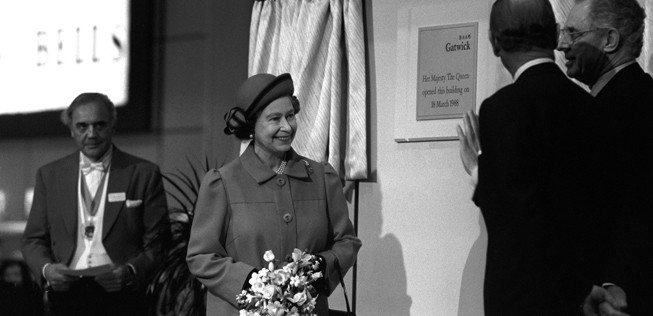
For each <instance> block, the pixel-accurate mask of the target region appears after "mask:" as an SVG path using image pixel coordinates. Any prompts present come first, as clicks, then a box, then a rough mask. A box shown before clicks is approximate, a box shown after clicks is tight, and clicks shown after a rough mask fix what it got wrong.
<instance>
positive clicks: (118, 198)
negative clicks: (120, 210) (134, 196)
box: [109, 192, 127, 202]
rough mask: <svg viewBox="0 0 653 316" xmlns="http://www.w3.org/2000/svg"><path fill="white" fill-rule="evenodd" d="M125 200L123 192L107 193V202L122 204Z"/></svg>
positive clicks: (125, 196)
mask: <svg viewBox="0 0 653 316" xmlns="http://www.w3.org/2000/svg"><path fill="white" fill-rule="evenodd" d="M126 199H127V195H126V194H125V192H119V193H109V202H123V201H124V200H126Z"/></svg>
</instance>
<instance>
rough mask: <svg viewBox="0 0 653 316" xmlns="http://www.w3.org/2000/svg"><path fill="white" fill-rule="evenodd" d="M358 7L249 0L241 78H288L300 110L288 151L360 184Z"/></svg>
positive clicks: (362, 112) (363, 140) (357, 2)
mask: <svg viewBox="0 0 653 316" xmlns="http://www.w3.org/2000/svg"><path fill="white" fill-rule="evenodd" d="M362 14H363V12H362V2H361V0H314V1H292V0H275V1H256V2H254V6H253V9H252V21H251V25H250V45H249V65H248V75H249V76H251V75H254V74H257V73H262V72H267V73H271V74H275V75H278V74H281V73H284V72H288V73H290V74H291V75H292V77H293V81H294V82H295V95H296V96H297V98H298V99H299V101H300V103H301V111H300V113H299V115H298V122H299V129H298V131H297V136H296V137H295V141H294V143H293V146H294V147H295V149H296V150H297V152H299V153H300V154H302V155H305V156H307V157H309V158H311V159H314V160H317V161H328V162H329V163H331V165H333V166H334V168H336V170H337V171H338V172H339V173H340V174H342V170H341V169H342V168H343V167H344V176H345V178H346V179H348V180H355V179H365V178H367V134H366V128H367V125H366V115H367V113H366V86H365V42H364V37H363V34H364V33H363V30H364V28H363V20H362V16H363V15H362Z"/></svg>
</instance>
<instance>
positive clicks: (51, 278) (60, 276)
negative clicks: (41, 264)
mask: <svg viewBox="0 0 653 316" xmlns="http://www.w3.org/2000/svg"><path fill="white" fill-rule="evenodd" d="M67 270H70V269H69V268H68V267H67V266H66V265H65V264H63V263H51V264H48V265H47V266H46V267H45V269H44V270H43V276H44V277H45V279H46V280H48V283H49V284H50V287H52V289H53V290H55V291H58V292H60V291H68V290H69V289H70V284H71V283H72V282H73V281H74V280H75V278H74V277H72V276H69V275H66V274H64V272H65V271H67Z"/></svg>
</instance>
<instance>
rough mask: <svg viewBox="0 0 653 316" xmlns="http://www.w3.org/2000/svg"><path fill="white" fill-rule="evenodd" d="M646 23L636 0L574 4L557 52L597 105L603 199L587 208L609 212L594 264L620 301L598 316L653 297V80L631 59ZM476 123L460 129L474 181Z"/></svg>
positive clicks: (633, 308) (469, 117) (642, 308)
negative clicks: (652, 151)
mask: <svg viewBox="0 0 653 316" xmlns="http://www.w3.org/2000/svg"><path fill="white" fill-rule="evenodd" d="M644 19H645V13H644V11H643V10H642V8H641V7H640V6H639V4H638V3H637V1H636V0H581V1H577V3H576V5H575V6H574V7H573V8H572V10H571V11H570V13H569V16H568V18H567V21H566V23H565V25H564V27H563V28H562V29H561V31H560V36H559V43H558V48H557V49H558V50H559V51H561V52H563V53H564V55H565V59H566V60H567V62H566V67H567V75H568V76H570V77H572V78H575V79H577V80H579V81H580V82H582V83H584V84H586V85H588V86H589V88H590V91H591V95H592V96H594V97H595V100H596V101H598V102H597V105H596V107H597V109H596V111H593V112H592V113H591V115H592V116H593V117H592V120H594V122H595V123H596V127H595V129H594V130H593V132H594V133H595V134H596V136H595V137H592V138H593V139H596V140H597V142H598V146H597V147H598V148H599V152H598V153H596V155H595V156H596V157H595V158H594V159H595V160H596V161H591V162H588V163H592V164H596V165H597V166H598V167H597V168H596V173H597V174H598V176H599V178H600V179H601V181H600V185H599V187H600V189H601V190H602V194H599V196H600V197H601V198H602V199H601V200H599V196H597V197H596V199H597V201H595V203H593V204H594V205H603V207H604V208H605V211H603V210H597V214H601V213H603V214H607V215H608V218H607V219H604V220H596V222H597V223H600V222H603V223H608V224H607V225H599V226H600V227H596V229H597V230H599V231H601V232H602V235H603V236H604V238H605V239H604V240H603V242H602V245H601V247H602V250H601V258H603V259H602V260H599V261H600V262H596V265H597V266H599V268H600V269H601V270H602V271H603V273H602V276H601V280H599V281H600V282H603V285H604V287H605V288H607V289H608V291H609V292H611V294H612V295H613V296H614V297H617V298H618V299H617V300H616V303H615V304H614V306H607V305H605V304H603V305H602V306H601V307H600V311H598V310H597V311H594V312H596V313H599V312H609V311H610V310H612V311H614V309H615V308H616V309H620V310H622V311H623V310H625V311H628V313H629V314H630V315H650V314H651V313H652V312H651V309H652V308H646V303H647V302H650V298H651V297H653V269H651V267H652V266H653V258H652V256H653V251H652V249H653V205H651V204H652V203H651V201H652V199H650V198H648V196H647V194H650V193H651V192H653V186H652V185H651V184H652V183H653V181H651V179H652V178H653V172H652V170H653V168H652V166H653V164H651V163H650V162H649V161H647V160H648V156H646V155H645V154H644V152H647V151H646V148H647V147H650V146H651V144H653V132H652V131H651V129H650V128H649V127H648V126H650V123H649V122H648V120H649V119H650V118H651V117H653V113H652V107H653V79H652V78H651V76H650V75H648V74H646V73H644V71H643V70H642V68H641V67H640V66H639V64H638V63H637V62H636V60H635V59H636V58H637V57H638V56H639V55H640V53H641V51H642V45H643V33H644ZM477 120H478V117H477V116H476V115H475V114H474V113H473V112H469V113H466V115H465V117H464V125H463V127H462V128H461V127H459V128H458V134H459V140H460V155H461V159H462V162H463V165H464V167H465V170H466V171H467V172H468V173H469V174H471V175H472V178H473V181H474V182H475V181H476V175H477V170H478V167H477V164H478V156H479V155H480V153H481V144H480V142H479V128H478V121H477ZM570 137H574V136H573V135H570ZM578 141H580V142H586V141H588V140H583V139H578ZM588 185H591V183H588ZM647 298H648V300H647ZM606 314H608V313H606ZM590 315H592V314H591V313H590Z"/></svg>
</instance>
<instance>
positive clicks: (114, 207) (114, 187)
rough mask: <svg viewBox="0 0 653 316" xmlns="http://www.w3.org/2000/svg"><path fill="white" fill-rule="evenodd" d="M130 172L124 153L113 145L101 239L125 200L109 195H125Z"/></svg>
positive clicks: (105, 235)
mask: <svg viewBox="0 0 653 316" xmlns="http://www.w3.org/2000/svg"><path fill="white" fill-rule="evenodd" d="M131 175H132V172H131V167H130V165H129V163H128V161H127V160H126V159H125V155H124V154H123V153H122V152H121V151H120V150H118V149H117V148H116V147H115V146H114V147H113V157H112V158H111V167H110V173H109V183H108V185H107V196H106V200H105V201H104V221H103V223H102V239H103V240H104V239H105V238H106V237H107V234H108V233H109V231H111V228H112V227H113V225H114V224H115V222H116V219H117V218H118V214H120V211H121V210H122V209H123V207H124V205H125V200H122V199H121V200H120V201H113V202H112V201H110V200H109V196H110V195H111V194H112V193H113V194H122V195H123V196H124V197H125V198H126V197H127V195H126V194H127V189H128V188H129V181H130V178H131Z"/></svg>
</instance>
